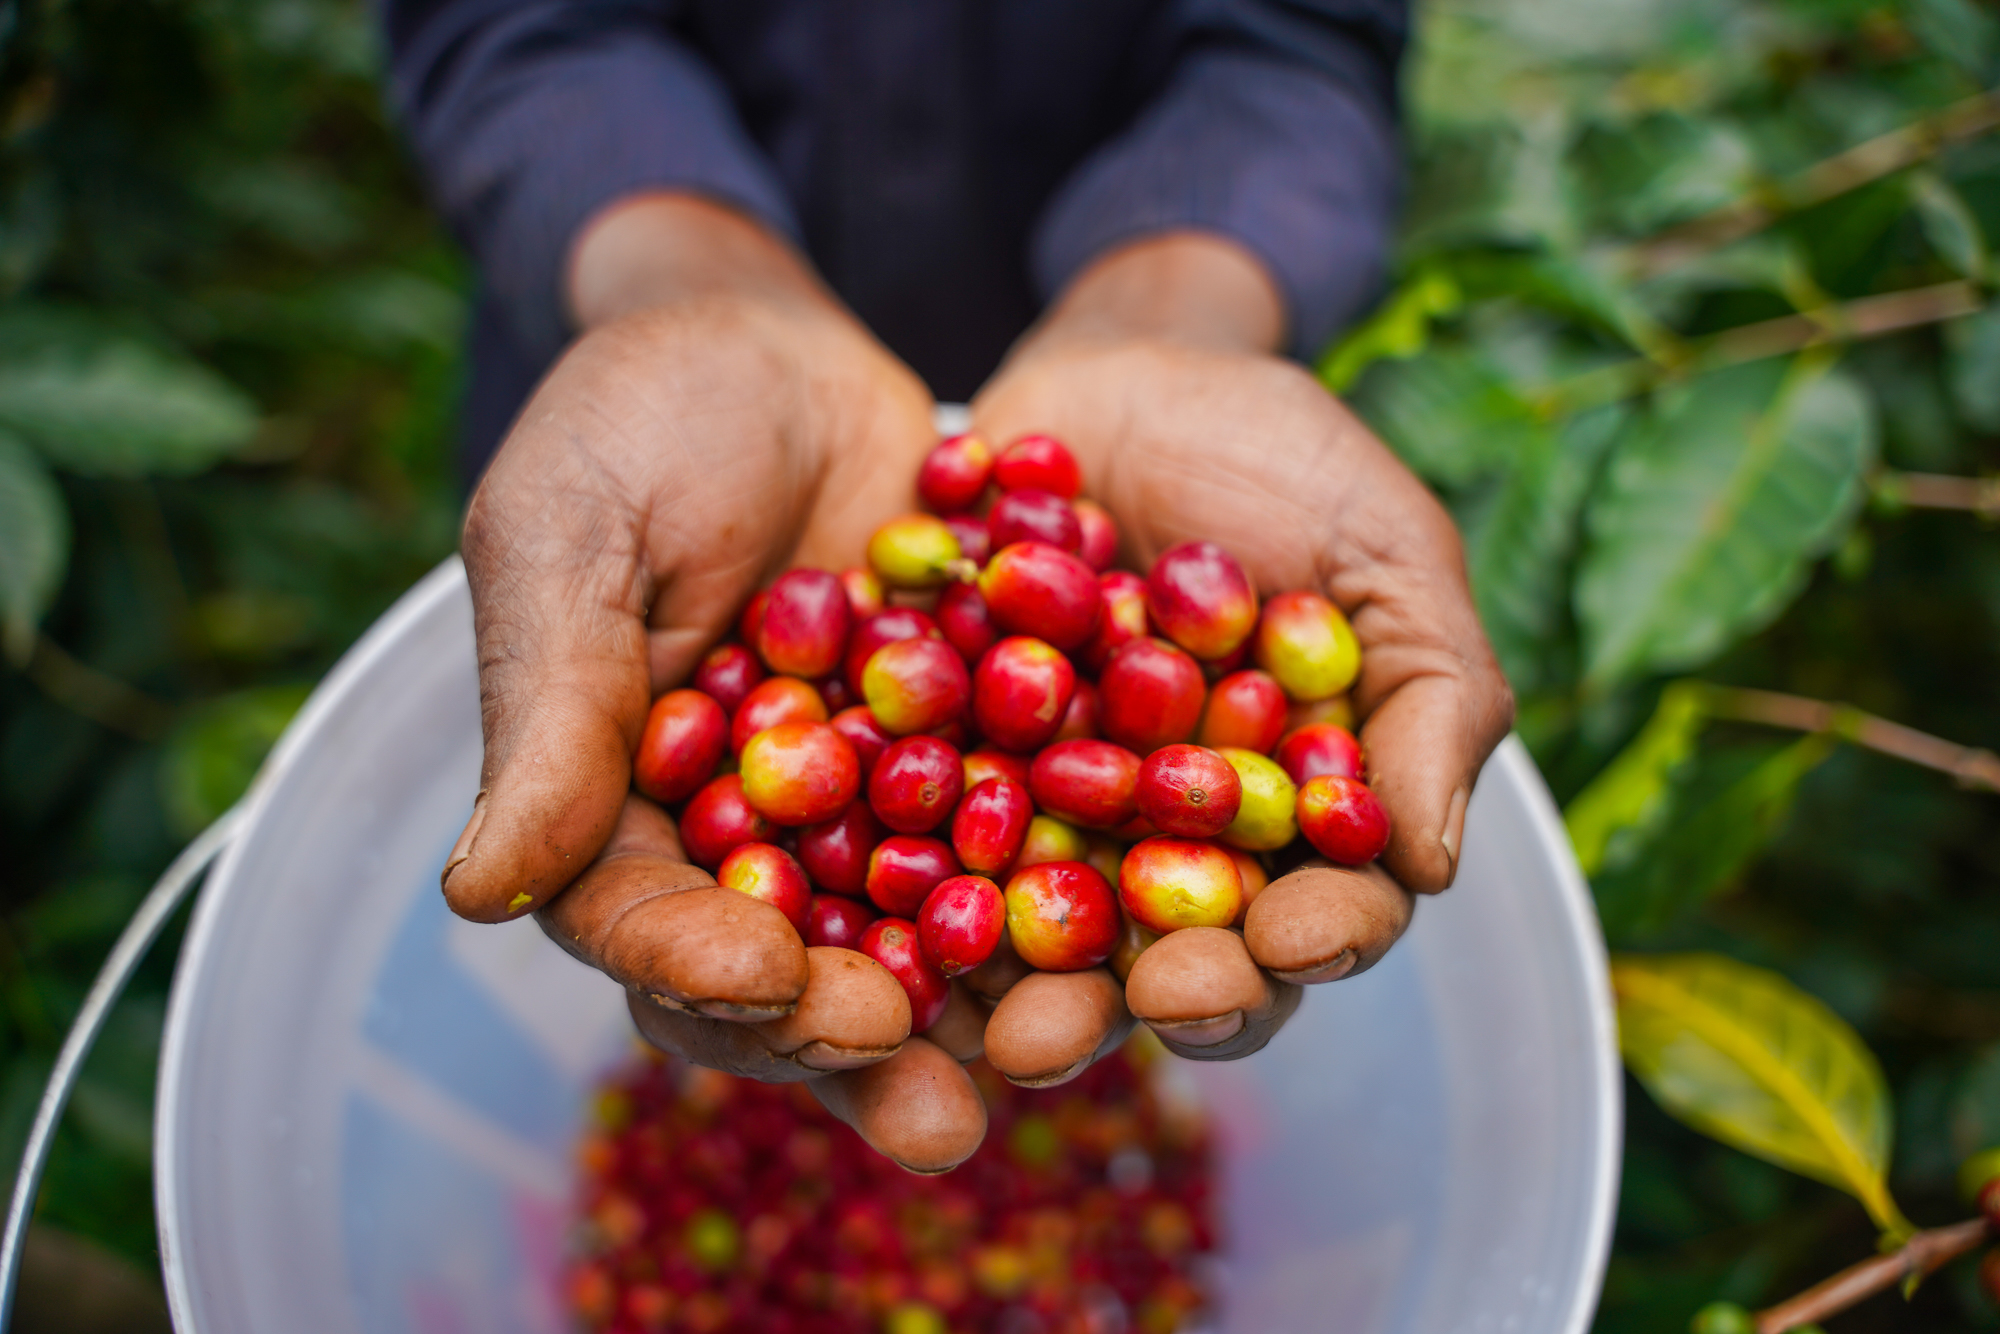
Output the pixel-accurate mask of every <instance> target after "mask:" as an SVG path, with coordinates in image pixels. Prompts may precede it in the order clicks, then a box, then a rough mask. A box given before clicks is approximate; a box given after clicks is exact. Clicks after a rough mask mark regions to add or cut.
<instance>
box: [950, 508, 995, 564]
mask: <svg viewBox="0 0 2000 1334" xmlns="http://www.w3.org/2000/svg"><path fill="white" fill-rule="evenodd" d="M944 526H945V527H946V528H949V529H950V530H951V535H952V536H953V537H955V538H957V539H958V553H959V555H961V556H963V557H965V559H967V560H969V561H971V562H972V563H973V564H974V565H984V564H985V563H986V558H987V557H988V556H991V555H992V554H993V533H992V530H991V529H989V528H988V527H987V526H986V520H984V519H982V518H980V517H979V516H978V515H977V514H947V515H945V516H944Z"/></svg>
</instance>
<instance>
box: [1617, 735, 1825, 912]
mask: <svg viewBox="0 0 2000 1334" xmlns="http://www.w3.org/2000/svg"><path fill="white" fill-rule="evenodd" d="M1838 744H1839V743H1838V742H1837V741H1836V740H1835V739H1834V738H1833V737H1832V736H1829V735H1826V734H1823V733H1821V734H1815V735H1812V736H1806V737H1801V738H1799V739H1798V740H1796V741H1794V742H1792V743H1791V744H1789V745H1787V746H1784V747H1782V748H1780V749H1779V750H1777V752H1776V753H1775V754H1771V755H1769V756H1767V757H1766V758H1764V759H1763V760H1761V761H1760V762H1758V763H1757V764H1755V765H1754V766H1753V767H1752V768H1751V769H1750V770H1749V772H1747V773H1745V774H1743V775H1742V776H1741V777H1739V778H1737V779H1735V781H1733V782H1727V783H1722V784H1719V785H1711V784H1710V783H1709V782H1707V781H1706V780H1707V778H1708V772H1707V771H1708V770H1709V768H1710V767H1711V766H1709V765H1707V764H1700V765H1694V766H1690V768H1691V769H1692V770H1693V771H1694V775H1693V776H1692V777H1691V778H1690V779H1688V780H1686V781H1683V782H1678V783H1676V784H1675V785H1674V787H1673V797H1672V800H1671V801H1670V802H1669V810H1668V813H1667V815H1666V816H1665V817H1664V818H1663V819H1661V820H1660V821H1658V824H1659V826H1660V828H1659V830H1658V833H1657V836H1656V837H1654V838H1653V839H1651V840H1649V841H1644V842H1641V841H1640V840H1632V841H1630V842H1627V843H1625V844H1624V845H1623V846H1620V847H1617V848H1616V849H1614V851H1613V852H1612V854H1611V855H1608V856H1607V857H1606V858H1605V862H1604V870H1603V872H1602V873H1600V874H1599V875H1597V876H1595V877H1593V880H1592V885H1591V888H1592V891H1593V894H1594V897H1595V898H1596V900H1597V907H1598V914H1599V916H1600V918H1601V919H1602V921H1603V923H1604V934H1605V935H1606V937H1608V938H1609V939H1611V940H1613V941H1628V940H1634V939H1635V938H1639V937H1643V936H1645V935H1647V934H1650V933H1653V932H1657V931H1660V930H1662V929H1664V928H1666V927H1668V926H1671V925H1672V924H1673V923H1674V921H1675V920H1676V918H1678V917H1679V915H1680V914H1681V913H1683V912H1685V911H1687V910H1688V909H1690V908H1693V907H1695V906H1696V905H1698V904H1700V903H1702V902H1704V901H1706V900H1707V899H1708V898H1709V897H1710V896H1711V895H1713V894H1715V893H1716V892H1717V891H1718V890H1720V889H1723V888H1724V887H1726V886H1727V885H1729V884H1730V883H1732V882H1733V881H1734V880H1735V879H1736V878H1737V877H1738V876H1739V875H1740V874H1741V873H1742V871H1743V869H1744V868H1745V867H1746V866H1748V865H1749V864H1750V863H1751V862H1752V861H1753V860H1755V859H1756V857H1757V855H1758V854H1759V853H1760V852H1762V851H1763V850H1764V848H1765V847H1766V846H1768V845H1769V844H1770V842H1771V840H1772V839H1773V838H1775V837H1776V836H1777V834H1778V831H1779V829H1780V828H1781V827H1782V826H1783V824H1784V822H1785V817H1786V816H1787V815H1789V814H1790V813H1791V809H1792V800H1793V798H1794V797H1795V796H1796V795H1797V794H1798V788H1799V784H1800V783H1801V782H1803V781H1804V779H1805V777H1806V775H1807V774H1809V773H1811V772H1812V771H1813V770H1814V769H1816V768H1818V767H1819V765H1820V763H1821V762H1822V761H1823V760H1825V759H1826V757H1827V756H1829V755H1831V754H1832V753H1833V751H1834V748H1835V747H1836V746H1837V745H1838ZM1683 772H1686V771H1683Z"/></svg>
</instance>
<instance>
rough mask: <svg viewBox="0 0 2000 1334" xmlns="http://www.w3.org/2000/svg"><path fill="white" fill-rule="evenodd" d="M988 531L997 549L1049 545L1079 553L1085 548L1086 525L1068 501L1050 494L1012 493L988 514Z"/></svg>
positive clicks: (1043, 492)
mask: <svg viewBox="0 0 2000 1334" xmlns="http://www.w3.org/2000/svg"><path fill="white" fill-rule="evenodd" d="M986 531H987V532H988V534H989V535H990V536H991V538H992V542H993V545H994V546H996V547H1006V546H1012V545H1013V544H1014V543H1016V542H1046V543H1048V544H1049V545H1050V546H1052V547H1061V548H1062V549H1063V550H1064V551H1068V552H1071V553H1075V552H1077V551H1080V550H1081V549H1082V548H1083V525H1082V524H1080V523H1078V522H1077V518H1076V511H1075V510H1073V509H1071V508H1070V504H1069V502H1068V501H1067V500H1064V499H1063V498H1062V497H1061V496H1058V495H1054V494H1051V493H1050V492H1047V491H1009V492H1008V493H1007V494H1006V495H1004V496H1002V497H1000V499H998V500H996V501H994V502H993V508H992V509H991V510H989V511H987V514H986Z"/></svg>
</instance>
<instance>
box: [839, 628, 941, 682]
mask: <svg viewBox="0 0 2000 1334" xmlns="http://www.w3.org/2000/svg"><path fill="white" fill-rule="evenodd" d="M939 638H942V636H941V635H939V634H938V628H937V622H936V621H933V620H932V619H931V618H930V617H928V616H926V615H925V614H924V613H923V612H920V611H918V610H917V609H916V608H914V607H888V608H885V609H883V610H882V611H878V612H876V613H875V614H874V615H873V616H870V617H868V618H866V619H865V620H862V621H858V622H856V623H855V626H854V633H853V634H851V635H849V636H848V637H847V657H846V662H845V665H844V671H843V675H845V676H846V677H847V688H848V689H849V690H852V691H853V692H854V697H855V698H856V699H860V698H862V695H863V693H864V692H863V691H862V689H861V673H862V671H863V670H865V669H866V668H867V666H868V660H869V659H870V658H872V657H874V656H875V650H876V649H878V648H881V647H882V646H883V645H884V644H893V643H895V642H896V641H897V640H899V639H939Z"/></svg>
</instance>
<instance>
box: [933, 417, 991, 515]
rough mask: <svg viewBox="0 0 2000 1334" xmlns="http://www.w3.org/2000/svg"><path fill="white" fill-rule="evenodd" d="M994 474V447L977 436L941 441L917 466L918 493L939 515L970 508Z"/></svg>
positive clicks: (955, 437) (963, 436)
mask: <svg viewBox="0 0 2000 1334" xmlns="http://www.w3.org/2000/svg"><path fill="white" fill-rule="evenodd" d="M992 477H993V450H992V447H991V446H989V445H988V444H987V443H986V442H985V441H984V440H982V439H980V438H979V437H978V436H976V435H954V436H951V437H950V438H948V439H945V440H940V441H938V443H937V444H936V445H935V446H933V447H932V449H931V452H930V453H928V454H926V455H924V461H923V462H922V463H921V464H919V465H918V467H917V495H918V497H919V498H920V499H922V501H923V502H924V504H926V505H928V506H930V507H931V508H932V509H934V510H936V511H937V512H938V513H939V514H952V513H955V512H956V511H958V510H965V509H971V508H972V506H973V505H974V503H975V502H977V501H978V499H979V495H980V493H981V492H982V491H984V490H985V489H986V483H987V482H989V481H990V480H992Z"/></svg>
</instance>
